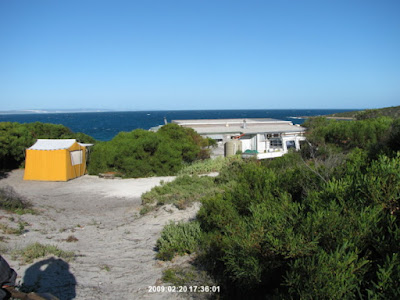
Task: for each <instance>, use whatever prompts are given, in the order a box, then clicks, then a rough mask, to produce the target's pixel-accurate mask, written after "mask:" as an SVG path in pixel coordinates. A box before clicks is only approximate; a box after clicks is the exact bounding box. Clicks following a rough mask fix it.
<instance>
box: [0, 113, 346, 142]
mask: <svg viewBox="0 0 400 300" xmlns="http://www.w3.org/2000/svg"><path fill="white" fill-rule="evenodd" d="M345 111H351V110H346V109H276V110H267V109H265V110H263V109H260V110H187V111H184V110H177V111H125V112H90V113H83V112H82V113H43V114H38V113H35V114H3V115H0V122H19V123H31V122H43V123H52V124H62V125H65V126H67V127H69V128H70V129H71V130H72V131H74V132H83V133H86V134H88V135H90V136H92V137H94V138H95V139H97V140H100V141H108V140H111V139H112V138H113V137H114V136H115V135H117V134H118V133H119V132H121V131H132V130H134V129H137V128H142V129H146V130H147V129H150V128H151V127H154V126H157V125H162V124H164V117H165V118H167V121H168V122H171V120H183V119H229V118H273V119H280V120H287V121H292V122H293V123H294V124H301V123H303V122H304V119H300V118H299V117H302V116H318V115H327V114H333V113H338V112H345Z"/></svg>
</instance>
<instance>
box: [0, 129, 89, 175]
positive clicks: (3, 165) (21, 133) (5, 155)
mask: <svg viewBox="0 0 400 300" xmlns="http://www.w3.org/2000/svg"><path fill="white" fill-rule="evenodd" d="M37 139H77V140H78V141H80V142H82V143H95V142H96V140H94V139H93V138H92V137H90V136H88V135H86V134H84V133H80V132H78V133H74V132H72V131H71V130H70V129H69V128H67V127H65V126H63V125H55V124H47V123H40V122H35V123H27V124H20V123H16V122H0V169H2V170H5V169H14V168H18V167H20V166H22V165H23V163H24V161H25V149H26V148H29V147H30V146H32V145H33V144H34V143H35V141H36V140H37Z"/></svg>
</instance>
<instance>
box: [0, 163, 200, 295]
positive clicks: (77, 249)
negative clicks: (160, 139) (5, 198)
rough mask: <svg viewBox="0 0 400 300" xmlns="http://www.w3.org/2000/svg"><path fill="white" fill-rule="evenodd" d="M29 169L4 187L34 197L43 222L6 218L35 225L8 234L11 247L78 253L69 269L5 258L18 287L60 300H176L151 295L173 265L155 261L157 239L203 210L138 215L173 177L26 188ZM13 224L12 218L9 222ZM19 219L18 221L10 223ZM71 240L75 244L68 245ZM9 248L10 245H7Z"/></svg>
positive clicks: (92, 179)
mask: <svg viewBox="0 0 400 300" xmlns="http://www.w3.org/2000/svg"><path fill="white" fill-rule="evenodd" d="M22 178H23V170H15V171H13V172H10V173H9V174H8V176H7V177H6V178H3V179H1V180H0V186H6V185H9V186H12V187H13V188H14V189H15V191H16V192H18V193H19V194H21V195H23V196H25V197H26V198H28V199H29V200H30V201H31V202H32V203H33V204H34V206H35V208H36V209H37V210H38V211H39V212H40V213H39V214H38V215H30V214H25V215H22V216H18V215H15V214H11V213H7V212H4V211H0V223H2V224H9V226H13V227H17V226H18V221H21V222H27V223H29V225H28V226H26V231H25V233H24V234H23V235H19V236H18V235H11V234H8V235H4V234H1V235H2V236H5V237H6V238H7V240H6V243H5V244H6V247H7V248H8V249H10V250H12V249H22V248H23V247H24V246H26V245H28V244H31V243H34V242H39V243H41V244H45V245H56V246H57V247H59V248H60V249H62V250H66V251H73V252H74V253H75V254H76V258H75V260H74V261H72V262H68V263H67V262H65V261H64V260H61V259H57V258H49V257H46V258H40V259H36V260H35V261H34V262H33V263H31V264H22V263H21V262H20V261H19V260H13V259H12V257H11V255H10V251H7V254H4V255H3V254H2V255H3V256H4V257H5V258H6V260H7V261H8V262H9V264H10V265H11V266H12V267H13V268H14V269H15V270H16V271H17V273H18V281H19V282H20V283H22V282H25V283H26V284H30V285H33V284H36V286H39V291H40V292H51V293H52V294H54V295H55V296H58V297H59V298H60V299H177V298H178V297H181V296H182V295H179V294H177V293H149V286H154V285H157V284H160V280H159V279H160V278H161V276H162V270H163V269H164V268H166V266H167V265H168V263H163V262H160V261H158V260H156V259H155V254H156V251H155V249H154V247H155V243H156V240H157V239H158V237H159V236H160V232H161V230H162V228H163V227H164V225H165V224H167V223H168V222H169V221H170V220H175V221H177V220H189V219H191V218H194V216H195V214H196V212H197V210H198V208H199V205H194V206H193V207H191V208H188V209H186V210H183V211H180V210H177V209H175V208H174V207H171V206H167V207H163V208H161V209H159V210H158V211H156V212H151V213H149V214H148V215H145V216H140V214H139V211H140V208H141V207H140V205H141V199H140V197H141V195H142V193H144V192H146V191H148V190H150V189H151V188H152V187H154V186H156V185H158V184H160V181H161V180H163V181H171V180H173V179H174V177H152V178H143V179H118V178H116V179H103V178H99V177H97V176H89V175H85V176H82V177H80V178H77V179H74V180H71V181H68V182H37V181H24V180H23V179H22ZM10 218H11V219H10ZM12 218H14V220H12ZM70 236H73V237H75V238H76V239H77V241H76V242H67V241H66V240H67V239H68V237H70ZM2 244H4V243H2Z"/></svg>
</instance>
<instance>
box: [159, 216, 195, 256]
mask: <svg viewBox="0 0 400 300" xmlns="http://www.w3.org/2000/svg"><path fill="white" fill-rule="evenodd" d="M200 238H201V230H200V225H199V223H198V222H196V221H193V222H189V223H173V222H171V223H170V224H168V225H167V226H165V227H164V229H163V231H162V232H161V237H160V238H159V239H158V240H157V244H156V247H157V250H158V253H157V258H158V259H161V260H171V259H172V258H173V257H174V256H175V255H176V254H178V255H183V254H185V253H187V254H191V253H193V252H195V251H196V250H197V249H198V247H199V242H200Z"/></svg>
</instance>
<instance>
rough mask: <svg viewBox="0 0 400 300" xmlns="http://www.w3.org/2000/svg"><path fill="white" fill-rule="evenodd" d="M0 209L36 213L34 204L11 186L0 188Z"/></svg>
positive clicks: (20, 212) (18, 212) (17, 212)
mask: <svg viewBox="0 0 400 300" xmlns="http://www.w3.org/2000/svg"><path fill="white" fill-rule="evenodd" d="M0 209H3V210H7V211H10V212H13V213H16V214H20V215H21V214H26V213H31V214H33V213H35V211H34V210H33V208H32V204H31V203H30V202H29V201H28V200H27V199H25V198H24V197H22V196H21V195H19V194H18V193H17V192H16V191H15V190H14V189H13V188H12V187H11V186H5V187H2V188H0Z"/></svg>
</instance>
